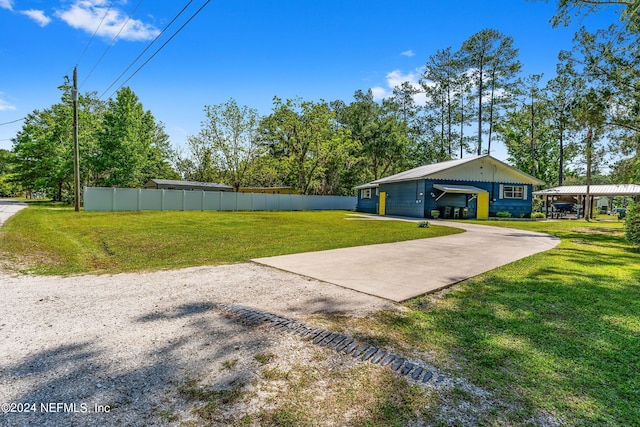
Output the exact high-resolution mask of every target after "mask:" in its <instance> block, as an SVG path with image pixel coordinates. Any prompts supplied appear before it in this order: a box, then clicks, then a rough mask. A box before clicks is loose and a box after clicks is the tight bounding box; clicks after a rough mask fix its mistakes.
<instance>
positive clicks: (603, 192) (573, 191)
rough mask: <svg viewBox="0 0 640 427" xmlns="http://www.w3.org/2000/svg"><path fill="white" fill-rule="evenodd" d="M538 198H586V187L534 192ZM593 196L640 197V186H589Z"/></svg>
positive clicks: (568, 187) (568, 186)
mask: <svg viewBox="0 0 640 427" xmlns="http://www.w3.org/2000/svg"><path fill="white" fill-rule="evenodd" d="M533 194H534V195H536V196H585V195H586V194H587V186H586V185H565V186H562V187H553V188H547V189H546V190H540V191H534V192H533ZM589 195H591V196H640V185H636V184H607V185H591V186H589Z"/></svg>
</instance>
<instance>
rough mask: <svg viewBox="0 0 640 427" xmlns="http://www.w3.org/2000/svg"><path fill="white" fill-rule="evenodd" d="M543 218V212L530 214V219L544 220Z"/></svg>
mask: <svg viewBox="0 0 640 427" xmlns="http://www.w3.org/2000/svg"><path fill="white" fill-rule="evenodd" d="M545 216H546V215H545V214H544V213H543V212H534V213H532V214H531V218H544V217H545Z"/></svg>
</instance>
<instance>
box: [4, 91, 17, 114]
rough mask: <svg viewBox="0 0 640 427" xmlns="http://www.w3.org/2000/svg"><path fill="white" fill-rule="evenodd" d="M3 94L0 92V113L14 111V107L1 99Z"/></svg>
mask: <svg viewBox="0 0 640 427" xmlns="http://www.w3.org/2000/svg"><path fill="white" fill-rule="evenodd" d="M3 97H4V93H2V92H0V111H13V110H15V109H16V107H15V105H11V104H10V103H9V102H8V101H5V100H4V99H2V98H3Z"/></svg>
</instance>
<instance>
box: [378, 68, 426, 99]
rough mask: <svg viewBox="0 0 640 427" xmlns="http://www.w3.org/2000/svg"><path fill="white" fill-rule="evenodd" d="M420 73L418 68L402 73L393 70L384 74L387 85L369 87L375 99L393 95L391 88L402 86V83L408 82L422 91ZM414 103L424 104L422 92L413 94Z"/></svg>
mask: <svg viewBox="0 0 640 427" xmlns="http://www.w3.org/2000/svg"><path fill="white" fill-rule="evenodd" d="M421 74H422V72H421V70H420V69H416V70H415V71H410V72H408V73H406V74H405V73H403V72H402V71H400V70H393V71H391V72H390V73H387V75H386V80H387V81H386V84H387V87H386V88H385V87H382V86H376V87H374V88H371V91H372V93H373V97H374V99H375V100H377V101H380V100H381V99H383V98H388V97H390V96H391V95H393V89H394V88H395V87H398V86H402V84H403V83H405V82H408V83H409V84H410V85H411V86H412V87H413V88H414V89H416V90H418V91H420V92H422V91H423V89H422V86H421V85H420V75H421ZM413 99H414V100H415V101H416V103H419V104H424V102H425V101H426V96H425V94H424V93H417V94H415V95H414V96H413Z"/></svg>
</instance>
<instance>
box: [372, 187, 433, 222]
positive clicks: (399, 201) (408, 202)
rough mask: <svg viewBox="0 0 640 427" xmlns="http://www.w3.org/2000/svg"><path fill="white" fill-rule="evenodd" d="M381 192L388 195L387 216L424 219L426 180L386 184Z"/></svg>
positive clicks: (381, 188)
mask: <svg viewBox="0 0 640 427" xmlns="http://www.w3.org/2000/svg"><path fill="white" fill-rule="evenodd" d="M380 191H384V192H385V193H386V194H387V199H386V203H385V207H386V215H395V216H408V217H412V218H424V201H425V197H424V194H425V193H424V180H417V181H405V182H396V183H389V184H384V185H380ZM421 193H422V194H421Z"/></svg>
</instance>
